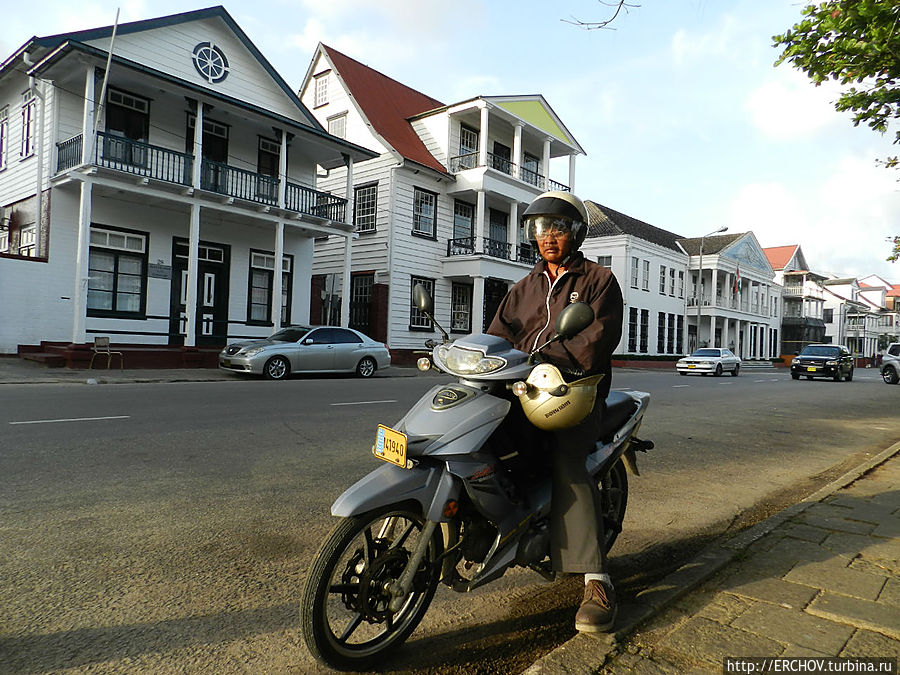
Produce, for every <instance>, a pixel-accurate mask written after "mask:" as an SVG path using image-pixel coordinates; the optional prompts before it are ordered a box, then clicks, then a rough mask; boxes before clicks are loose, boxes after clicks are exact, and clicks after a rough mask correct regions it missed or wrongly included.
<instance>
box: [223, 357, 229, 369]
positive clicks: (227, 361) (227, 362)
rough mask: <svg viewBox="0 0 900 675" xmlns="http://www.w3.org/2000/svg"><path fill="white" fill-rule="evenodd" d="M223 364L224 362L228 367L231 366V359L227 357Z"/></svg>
mask: <svg viewBox="0 0 900 675" xmlns="http://www.w3.org/2000/svg"><path fill="white" fill-rule="evenodd" d="M222 364H223V365H224V366H225V367H226V368H231V359H225V360H224V361H222Z"/></svg>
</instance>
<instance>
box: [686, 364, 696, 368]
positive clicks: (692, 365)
mask: <svg viewBox="0 0 900 675" xmlns="http://www.w3.org/2000/svg"><path fill="white" fill-rule="evenodd" d="M696 367H697V366H695V365H694V364H691V365H689V366H688V368H696Z"/></svg>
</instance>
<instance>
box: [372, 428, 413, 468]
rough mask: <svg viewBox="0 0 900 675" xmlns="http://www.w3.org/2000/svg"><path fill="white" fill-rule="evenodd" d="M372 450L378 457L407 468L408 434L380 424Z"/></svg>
mask: <svg viewBox="0 0 900 675" xmlns="http://www.w3.org/2000/svg"><path fill="white" fill-rule="evenodd" d="M372 452H373V453H374V454H375V456H376V457H377V458H378V459H383V460H384V461H385V462H390V463H391V464H396V465H397V466H399V467H403V468H404V469H405V468H406V434H404V433H403V432H400V431H395V430H394V429H391V428H390V427H386V426H384V425H383V424H379V425H378V433H377V434H376V435H375V445H374V446H373V447H372Z"/></svg>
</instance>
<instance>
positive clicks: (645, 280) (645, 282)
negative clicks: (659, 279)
mask: <svg viewBox="0 0 900 675" xmlns="http://www.w3.org/2000/svg"><path fill="white" fill-rule="evenodd" d="M643 262H644V267H643V272H644V273H643V275H641V279H642V283H641V289H642V290H645V291H649V290H650V261H649V260H644V261H643Z"/></svg>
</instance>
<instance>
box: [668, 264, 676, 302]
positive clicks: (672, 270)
mask: <svg viewBox="0 0 900 675" xmlns="http://www.w3.org/2000/svg"><path fill="white" fill-rule="evenodd" d="M669 295H671V296H673V297H674V295H675V268H674V267H670V268H669Z"/></svg>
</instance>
